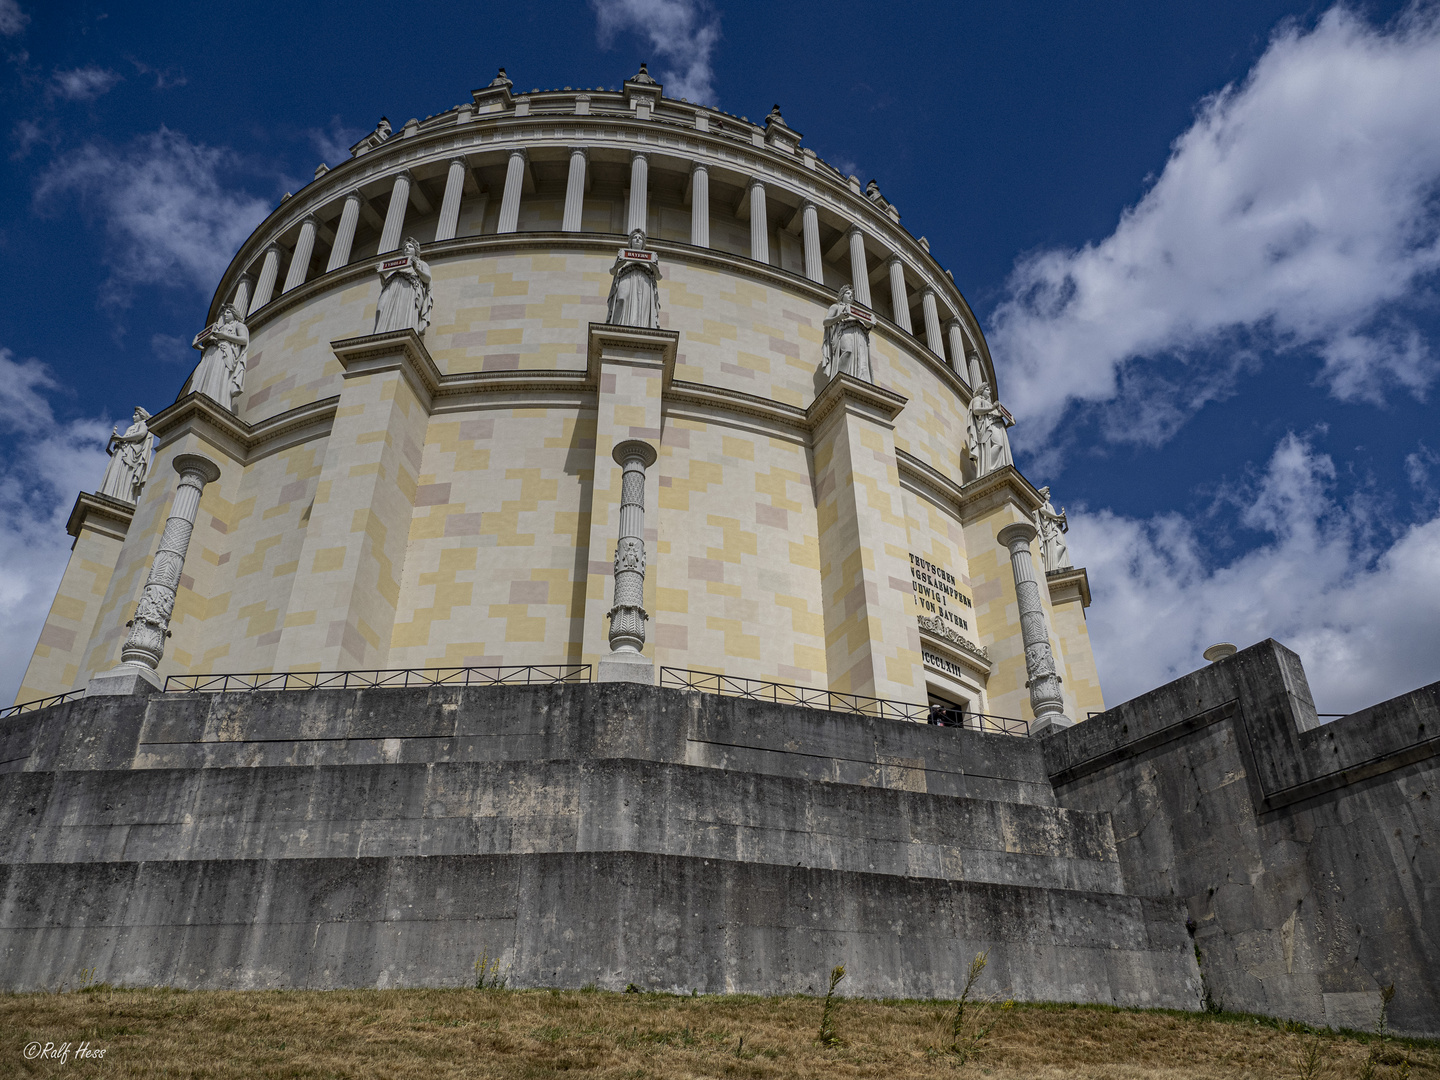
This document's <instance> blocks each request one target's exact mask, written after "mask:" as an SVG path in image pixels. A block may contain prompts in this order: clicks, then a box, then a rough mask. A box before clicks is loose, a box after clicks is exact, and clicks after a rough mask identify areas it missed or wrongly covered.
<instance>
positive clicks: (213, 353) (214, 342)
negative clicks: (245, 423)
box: [190, 304, 250, 413]
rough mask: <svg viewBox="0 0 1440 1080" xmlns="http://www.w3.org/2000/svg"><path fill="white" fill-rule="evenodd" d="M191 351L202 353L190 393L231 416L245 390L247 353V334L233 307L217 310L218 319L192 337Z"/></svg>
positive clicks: (227, 305) (248, 343) (230, 305)
mask: <svg viewBox="0 0 1440 1080" xmlns="http://www.w3.org/2000/svg"><path fill="white" fill-rule="evenodd" d="M190 344H191V346H192V347H193V348H196V349H199V350H201V355H200V366H199V367H197V368H196V369H195V374H194V375H193V376H192V377H191V381H190V389H191V390H192V391H194V392H195V393H198V394H204V395H205V396H206V397H208V398H210V399H212V400H214V401H218V402H219V403H220V404H221V405H223V406H225V408H227V409H229V410H230V411H231V412H232V413H233V412H234V411H235V399H236V398H238V397H239V396H240V394H241V392H242V391H243V390H244V389H245V364H246V353H247V351H248V350H249V348H250V331H249V330H247V329H246V327H245V323H244V321H243V320H242V319H241V318H240V312H239V311H237V310H236V309H235V306H234V305H233V304H226V305H225V306H224V307H222V308H221V309H220V317H219V318H218V319H216V320H215V321H214V322H213V323H211V324H210V325H209V326H207V327H206V328H205V329H204V330H201V331H200V333H198V334H196V335H195V340H194V341H192V342H191V343H190Z"/></svg>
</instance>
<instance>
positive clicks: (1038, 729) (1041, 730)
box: [1030, 713, 1075, 739]
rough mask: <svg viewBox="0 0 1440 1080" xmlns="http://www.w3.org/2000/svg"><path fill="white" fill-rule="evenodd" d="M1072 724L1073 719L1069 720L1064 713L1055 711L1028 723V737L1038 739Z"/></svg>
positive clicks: (1072, 725)
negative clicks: (1050, 714)
mask: <svg viewBox="0 0 1440 1080" xmlns="http://www.w3.org/2000/svg"><path fill="white" fill-rule="evenodd" d="M1074 726H1075V721H1074V720H1071V719H1070V718H1069V717H1068V716H1066V715H1065V714H1064V713H1056V714H1055V715H1053V716H1042V717H1040V718H1038V719H1037V720H1036V721H1035V722H1034V723H1033V724H1031V725H1030V737H1031V738H1032V739H1039V738H1043V737H1045V736H1046V735H1053V734H1054V733H1055V732H1057V731H1064V730H1065V729H1066V728H1068V727H1074Z"/></svg>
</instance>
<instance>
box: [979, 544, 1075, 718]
mask: <svg viewBox="0 0 1440 1080" xmlns="http://www.w3.org/2000/svg"><path fill="white" fill-rule="evenodd" d="M1036 535H1037V534H1036V531H1035V526H1033V525H1027V524H1025V523H1023V522H1017V523H1016V524H1014V525H1007V526H1005V528H1003V529H1001V530H1000V532H999V535H998V536H997V537H996V539H998V540H999V541H1000V543H1002V544H1004V545H1005V547H1007V548H1008V549H1009V550H1010V571H1011V573H1013V574H1014V575H1015V602H1016V604H1017V605H1018V606H1019V608H1020V638H1021V641H1022V642H1023V644H1024V646H1025V674H1026V675H1027V676H1028V679H1027V681H1026V683H1025V685H1026V686H1027V687H1029V688H1030V709H1031V711H1032V712H1033V713H1034V714H1035V725H1036V730H1037V731H1038V730H1041V729H1044V728H1046V727H1048V726H1050V725H1055V726H1057V727H1069V726H1070V725H1071V724H1072V723H1073V722H1074V721H1072V720H1071V719H1070V718H1069V717H1067V716H1066V715H1065V702H1064V698H1062V697H1061V694H1060V675H1059V673H1058V672H1057V671H1056V670H1055V654H1054V653H1053V652H1051V650H1050V630H1049V628H1048V627H1047V626H1046V625H1045V608H1044V607H1043V605H1042V604H1041V602H1040V584H1039V582H1037V581H1036V580H1035V563H1034V561H1033V559H1032V558H1031V556H1030V541H1032V540H1034V539H1035V537H1036Z"/></svg>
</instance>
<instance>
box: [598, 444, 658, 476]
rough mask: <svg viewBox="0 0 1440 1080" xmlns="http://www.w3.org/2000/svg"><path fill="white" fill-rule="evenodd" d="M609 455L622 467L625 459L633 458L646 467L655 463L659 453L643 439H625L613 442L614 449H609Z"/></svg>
mask: <svg viewBox="0 0 1440 1080" xmlns="http://www.w3.org/2000/svg"><path fill="white" fill-rule="evenodd" d="M610 456H611V457H612V458H614V459H615V464H616V465H619V466H621V467H622V468H623V467H624V465H625V463H626V462H627V461H629V460H631V459H632V458H634V459H636V460H638V461H639V462H640V464H641V465H644V466H645V468H647V469H648V468H649V467H650V466H651V465H654V464H655V461H656V459H657V458H658V457H659V454H657V453H656V452H655V447H653V446H651V445H650V444H649V443H648V442H645V441H644V440H643V439H626V440H625V441H624V442H618V443H616V444H615V449H613V450H612V451H610Z"/></svg>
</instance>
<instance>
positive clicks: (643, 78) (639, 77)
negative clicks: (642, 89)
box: [630, 63, 660, 86]
mask: <svg viewBox="0 0 1440 1080" xmlns="http://www.w3.org/2000/svg"><path fill="white" fill-rule="evenodd" d="M630 81H631V82H633V83H641V84H643V85H645V86H659V85H660V84H659V83H657V82H656V81H655V80H654V78H653V77H651V75H650V70H649V68H647V67H646V66H645V64H643V63H642V64H641V65H640V71H639V72H638V73H637V74H636V75H635V77H634V78H632V79H631V80H630Z"/></svg>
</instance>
